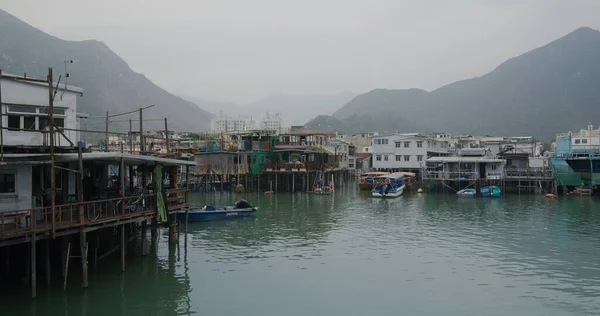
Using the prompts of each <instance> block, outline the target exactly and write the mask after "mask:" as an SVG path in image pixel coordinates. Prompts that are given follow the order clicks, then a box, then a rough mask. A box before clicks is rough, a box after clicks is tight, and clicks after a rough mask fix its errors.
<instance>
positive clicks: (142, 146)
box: [140, 108, 146, 155]
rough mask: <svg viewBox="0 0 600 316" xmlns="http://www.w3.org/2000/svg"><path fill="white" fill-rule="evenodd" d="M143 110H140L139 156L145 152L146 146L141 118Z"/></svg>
mask: <svg viewBox="0 0 600 316" xmlns="http://www.w3.org/2000/svg"><path fill="white" fill-rule="evenodd" d="M143 110H144V109H142V108H140V155H143V154H144V153H145V152H146V144H144V125H143V122H144V121H143V116H142V111H143Z"/></svg>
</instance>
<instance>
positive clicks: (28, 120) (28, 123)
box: [23, 116, 35, 130]
mask: <svg viewBox="0 0 600 316" xmlns="http://www.w3.org/2000/svg"><path fill="white" fill-rule="evenodd" d="M23 129H25V130H35V116H24V117H23Z"/></svg>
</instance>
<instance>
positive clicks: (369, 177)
mask: <svg viewBox="0 0 600 316" xmlns="http://www.w3.org/2000/svg"><path fill="white" fill-rule="evenodd" d="M386 174H390V173H389V172H375V171H374V172H365V173H363V174H361V175H359V176H358V187H359V188H360V189H361V190H372V189H373V188H374V187H375V178H377V177H379V176H383V175H386Z"/></svg>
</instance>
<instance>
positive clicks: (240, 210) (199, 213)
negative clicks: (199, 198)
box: [177, 200, 258, 222]
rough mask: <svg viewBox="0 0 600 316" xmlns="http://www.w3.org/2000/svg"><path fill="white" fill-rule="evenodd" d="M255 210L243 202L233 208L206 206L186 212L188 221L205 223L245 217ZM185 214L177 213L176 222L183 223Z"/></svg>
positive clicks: (256, 208) (182, 211)
mask: <svg viewBox="0 0 600 316" xmlns="http://www.w3.org/2000/svg"><path fill="white" fill-rule="evenodd" d="M257 210H258V207H254V206H252V205H250V203H248V202H247V201H245V200H240V201H238V202H236V203H235V206H213V205H206V206H204V207H202V208H199V207H190V208H189V210H188V221H190V222H206V221H214V220H220V219H230V218H236V217H247V216H250V215H251V214H252V213H253V212H256V211H257ZM185 212H186V211H185V210H181V211H178V212H177V220H179V221H185Z"/></svg>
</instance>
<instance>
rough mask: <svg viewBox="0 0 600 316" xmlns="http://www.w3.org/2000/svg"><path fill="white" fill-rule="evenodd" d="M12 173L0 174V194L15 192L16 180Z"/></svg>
mask: <svg viewBox="0 0 600 316" xmlns="http://www.w3.org/2000/svg"><path fill="white" fill-rule="evenodd" d="M15 178H16V177H15V174H14V173H2V174H0V194H11V193H15V189H16V181H15Z"/></svg>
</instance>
